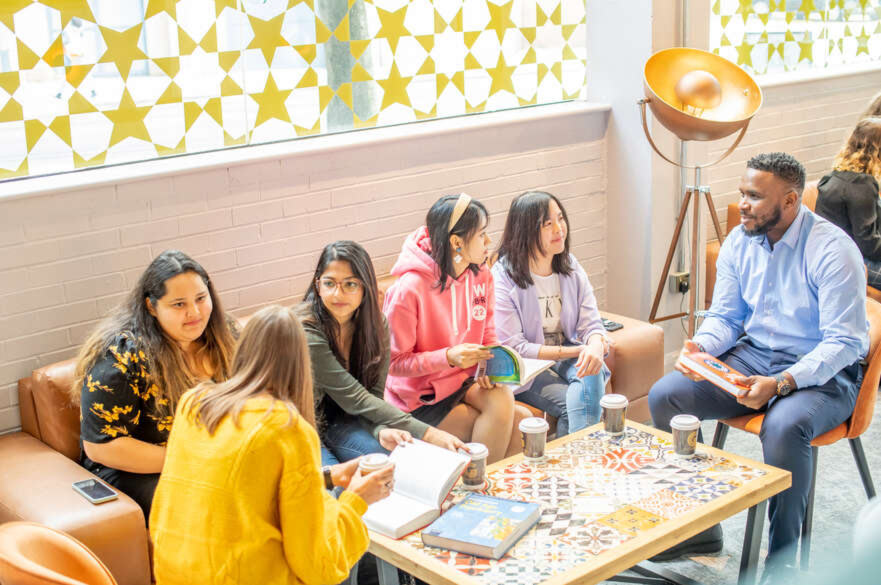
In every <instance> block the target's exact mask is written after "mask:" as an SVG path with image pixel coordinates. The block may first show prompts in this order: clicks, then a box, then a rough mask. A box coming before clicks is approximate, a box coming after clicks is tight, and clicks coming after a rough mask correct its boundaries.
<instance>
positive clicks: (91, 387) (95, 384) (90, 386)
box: [86, 374, 113, 394]
mask: <svg viewBox="0 0 881 585" xmlns="http://www.w3.org/2000/svg"><path fill="white" fill-rule="evenodd" d="M86 390H88V391H89V392H94V391H95V390H103V391H104V392H110V393H111V394H112V393H113V388H111V387H110V386H105V385H104V384H102V383H101V382H100V381H98V380H95V379H94V378H92V374H89V376H88V377H87V378H86Z"/></svg>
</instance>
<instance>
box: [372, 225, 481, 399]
mask: <svg viewBox="0 0 881 585" xmlns="http://www.w3.org/2000/svg"><path fill="white" fill-rule="evenodd" d="M430 251H431V240H430V239H429V237H428V228H426V227H425V226H422V227H421V228H419V229H418V230H416V231H415V232H413V233H412V234H410V236H409V237H408V238H407V239H406V241H405V242H404V245H403V247H402V248H401V255H400V256H398V261H397V262H395V265H394V267H393V268H392V274H394V275H395V276H398V277H399V278H398V280H397V281H396V282H395V283H394V284H393V285H392V286H391V288H389V290H388V292H387V293H386V295H385V306H384V307H383V311H384V312H385V315H386V317H387V318H388V324H389V334H390V338H391V364H390V366H389V375H388V379H387V381H386V383H385V399H386V401H388V402H390V403H392V404H394V405H395V406H397V407H398V408H400V409H401V410H403V411H404V412H410V411H412V410H415V409H416V408H419V407H420V406H422V405H424V404H434V403H435V402H439V401H441V400H443V399H444V398H446V397H447V396H449V395H451V394H453V393H454V392H455V391H456V390H458V389H459V388H460V387H461V386H462V382H464V381H465V378H467V377H468V376H470V375H473V374H474V368H471V369H468V370H463V369H461V368H456V367H452V366H450V365H449V364H448V363H447V349H448V348H450V347H452V346H454V345H458V344H460V343H479V344H482V345H492V344H496V343H498V338H497V337H496V331H495V325H494V324H493V308H494V306H495V292H494V290H493V277H492V273H491V272H490V271H489V269H488V268H487V267H486V266H481V267H480V271H479V272H478V273H477V274H474V273H472V272H471V271H470V270H466V271H465V272H463V273H462V275H461V276H459V278H458V279H456V280H452V279H450V280H448V281H447V287H446V288H444V291H443V292H440V289H439V288H437V287H436V286H435V283H436V282H437V280H438V266H437V264H436V263H435V261H434V260H433V259H432V258H431V256H429V252H430Z"/></svg>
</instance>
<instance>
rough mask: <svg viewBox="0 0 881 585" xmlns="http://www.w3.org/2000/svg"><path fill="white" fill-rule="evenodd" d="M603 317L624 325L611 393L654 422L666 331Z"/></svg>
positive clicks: (390, 279)
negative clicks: (654, 390)
mask: <svg viewBox="0 0 881 585" xmlns="http://www.w3.org/2000/svg"><path fill="white" fill-rule="evenodd" d="M395 280H396V278H395V277H394V276H385V277H383V278H380V279H379V296H380V298H379V302H380V304H382V299H383V297H384V296H385V291H387V290H388V288H389V287H390V286H391V285H392V283H394V282H395ZM601 313H602V316H603V317H605V318H606V319H611V320H612V321H617V322H618V323H621V324H622V325H624V327H623V328H621V329H619V330H618V331H613V332H612V333H610V335H609V337H610V338H611V340H612V353H611V355H610V358H609V359H607V360H606V363H607V365H608V366H609V369H610V370H611V371H612V381H611V383H610V386H611V388H610V391H611V392H616V393H618V394H623V395H624V396H626V397H627V399H628V400H629V401H630V406H629V407H628V408H627V418H629V419H631V420H635V421H637V422H647V421H650V420H651V414H649V404H648V393H649V389H650V388H651V387H652V384H654V383H655V382H656V381H657V380H658V379H660V378H661V376H663V375H664V330H663V329H661V328H660V327H658V326H657V325H651V324H649V323H646V322H645V321H638V320H636V319H631V318H630V317H625V316H624V315H616V314H614V313H607V312H605V311H601Z"/></svg>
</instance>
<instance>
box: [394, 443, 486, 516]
mask: <svg viewBox="0 0 881 585" xmlns="http://www.w3.org/2000/svg"><path fill="white" fill-rule="evenodd" d="M390 458H391V460H392V461H393V462H394V464H395V488H394V490H395V491H396V492H400V493H401V495H404V496H408V497H410V498H412V499H414V500H417V501H419V502H422V503H423V504H425V505H426V506H431V507H434V508H440V506H441V504H442V503H443V501H444V498H445V497H447V494H448V493H449V491H450V489H452V487H453V484H454V483H456V480H457V479H459V476H460V475H461V474H462V471H463V470H464V469H465V466H466V465H468V463H469V461H470V459H469V458H468V457H466V456H465V455H460V454H459V453H454V452H453V451H448V450H447V449H442V448H440V447H436V446H435V445H431V444H429V443H426V442H424V441H419V440H414V441H413V442H412V443H404V444H403V445H399V446H398V447H396V448H395V450H394V451H392V454H391V456H390Z"/></svg>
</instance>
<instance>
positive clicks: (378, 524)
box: [363, 492, 440, 538]
mask: <svg viewBox="0 0 881 585" xmlns="http://www.w3.org/2000/svg"><path fill="white" fill-rule="evenodd" d="M439 514H440V510H438V509H436V508H434V507H433V506H429V505H426V504H424V503H422V502H418V501H416V500H414V499H413V498H408V497H407V496H404V495H402V494H399V493H396V492H392V493H391V495H389V497H387V498H385V499H384V500H380V501H378V502H375V503H373V504H370V506H368V507H367V511H366V512H365V513H364V516H363V519H364V524H366V525H367V528H369V529H370V530H373V531H376V532H379V533H381V534H385V535H386V536H390V537H392V538H400V537H401V536H404V535H405V534H409V533H411V532H413V531H414V530H416V529H417V528H421V527H422V526H425V525H426V524H427V523H429V522H431V521H432V520H433V519H434V518H436V517H437V516H438V515H439Z"/></svg>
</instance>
